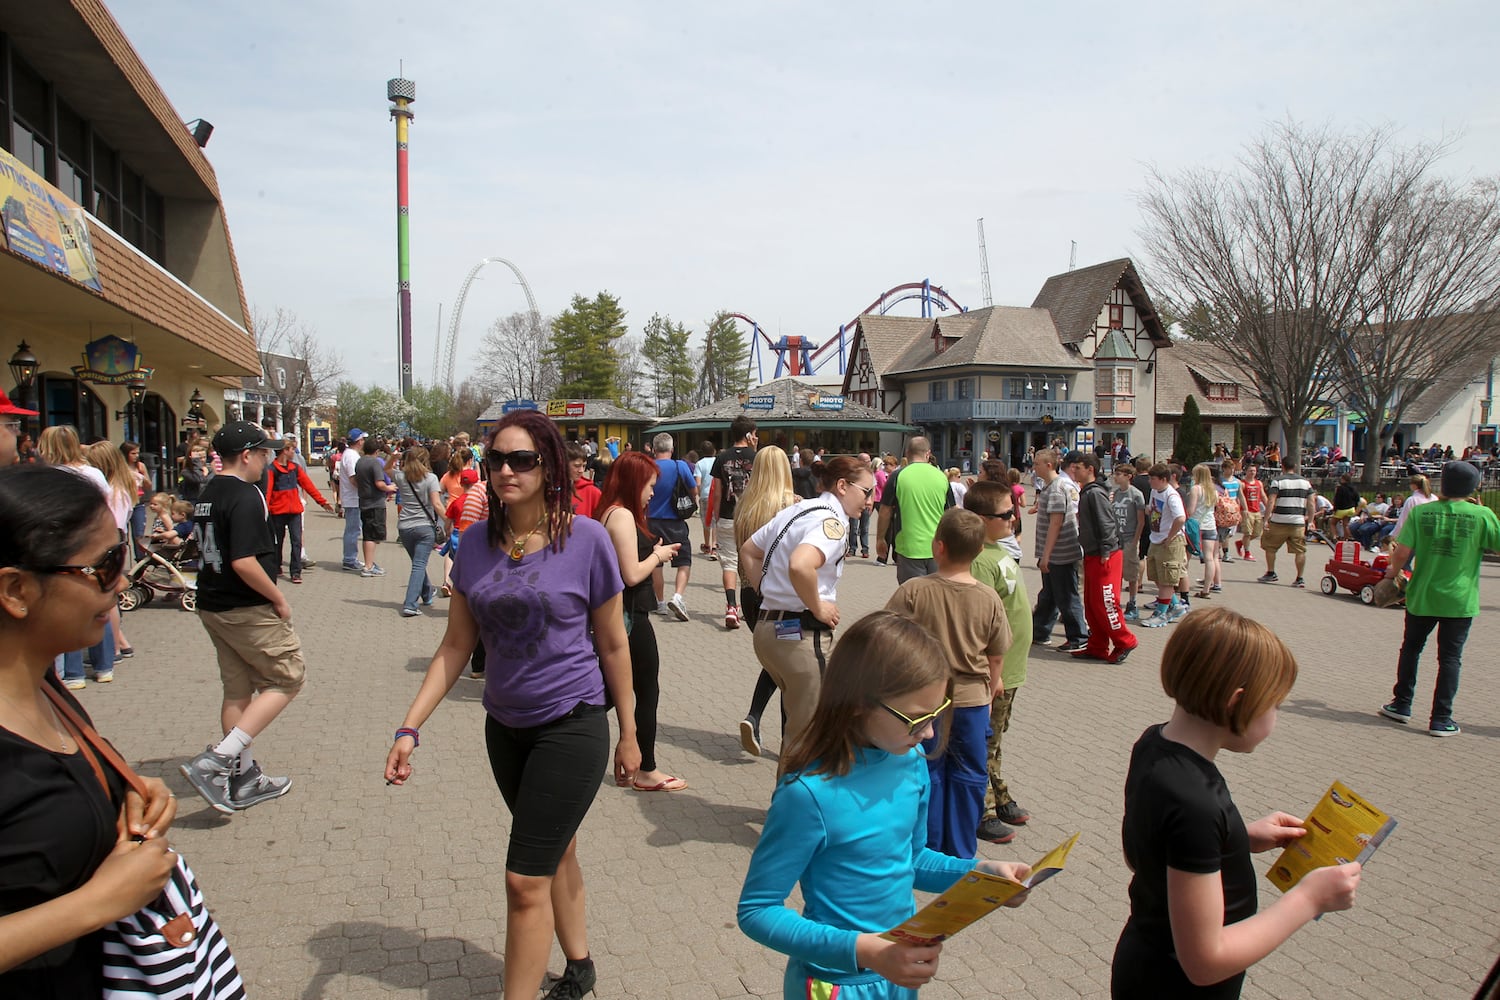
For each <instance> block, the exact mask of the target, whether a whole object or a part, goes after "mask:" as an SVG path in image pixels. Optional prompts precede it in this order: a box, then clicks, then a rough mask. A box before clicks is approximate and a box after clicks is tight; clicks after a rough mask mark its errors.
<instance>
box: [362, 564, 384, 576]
mask: <svg viewBox="0 0 1500 1000" xmlns="http://www.w3.org/2000/svg"><path fill="white" fill-rule="evenodd" d="M359 575H360V576H362V577H365V578H366V579H368V578H369V577H372V576H385V570H383V569H381V568H380V564H379V563H371V564H370V565H368V566H366V567H365V568H364V569H362V570H360V571H359Z"/></svg>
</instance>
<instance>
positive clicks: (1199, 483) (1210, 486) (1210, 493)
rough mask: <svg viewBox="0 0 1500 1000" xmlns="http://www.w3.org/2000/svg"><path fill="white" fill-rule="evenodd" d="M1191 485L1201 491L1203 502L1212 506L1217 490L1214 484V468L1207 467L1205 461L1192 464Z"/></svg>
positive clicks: (1216, 496) (1217, 494) (1217, 493)
mask: <svg viewBox="0 0 1500 1000" xmlns="http://www.w3.org/2000/svg"><path fill="white" fill-rule="evenodd" d="M1193 485H1194V486H1196V487H1198V488H1199V489H1200V490H1202V491H1203V502H1204V503H1206V504H1208V505H1209V506H1213V504H1214V503H1215V501H1217V499H1218V496H1219V490H1218V487H1216V486H1214V470H1213V469H1211V468H1209V466H1208V463H1207V462H1199V463H1198V464H1197V465H1195V466H1193Z"/></svg>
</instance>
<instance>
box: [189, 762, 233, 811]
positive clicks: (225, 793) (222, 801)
mask: <svg viewBox="0 0 1500 1000" xmlns="http://www.w3.org/2000/svg"><path fill="white" fill-rule="evenodd" d="M234 764H235V758H234V757H230V756H228V755H227V754H218V753H214V748H213V747H211V746H210V747H206V748H204V750H203V752H202V753H200V754H199V755H198V756H196V757H194V758H193V759H192V760H190V761H188V762H187V763H186V764H183V765H182V766H181V767H180V768H179V770H180V771H182V776H183V777H184V778H187V780H188V781H189V782H190V783H191V784H192V786H193V791H195V792H197V793H198V794H199V795H201V796H203V800H204V801H205V802H207V803H208V804H209V805H211V806H213V807H214V808H215V809H217V810H218V811H219V812H221V813H232V812H234V806H233V805H231V804H230V802H229V776H230V775H231V774H233V773H234Z"/></svg>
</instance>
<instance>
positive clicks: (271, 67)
mask: <svg viewBox="0 0 1500 1000" xmlns="http://www.w3.org/2000/svg"><path fill="white" fill-rule="evenodd" d="M110 6H111V10H112V11H113V12H114V14H115V16H116V18H118V20H119V21H120V23H121V25H122V26H123V28H124V30H125V33H126V35H127V36H128V37H129V38H130V40H131V42H132V43H133V44H134V45H135V47H136V49H137V50H138V51H139V52H140V54H141V56H142V58H143V59H144V60H145V62H146V65H147V66H148V67H150V69H151V70H152V71H153V73H154V74H155V76H156V78H157V80H158V82H159V83H160V84H161V86H162V87H163V89H164V90H165V91H166V94H167V96H168V97H169V98H170V99H171V100H172V102H173V104H174V105H175V107H176V109H177V111H178V112H179V114H180V115H181V116H182V118H183V119H184V120H186V119H192V118H200V117H201V118H205V119H208V120H209V121H211V122H213V124H214V126H215V132H214V135H213V139H212V141H211V142H210V144H209V146H208V149H207V153H208V156H209V159H210V160H211V161H212V162H213V165H214V168H215V170H216V171H217V173H218V177H219V182H220V185H221V187H222V192H223V198H224V205H225V209H226V211H227V213H228V217H229V225H230V231H231V233H232V235H233V238H234V243H235V249H236V252H237V254H238V257H239V264H240V272H241V275H242V277H243V279H244V284H245V291H246V295H247V296H248V298H249V301H250V302H251V304H252V305H254V306H258V307H260V308H263V309H268V310H269V309H273V308H275V307H277V306H282V307H285V308H288V309H291V310H293V311H294V312H296V313H297V314H298V315H299V316H300V317H301V318H302V319H304V320H306V321H307V322H308V323H309V324H310V325H312V326H313V327H314V328H315V329H316V330H317V331H318V333H319V334H320V335H321V336H322V337H323V339H324V340H325V341H326V342H327V343H329V344H330V345H331V346H333V347H334V348H336V349H337V350H339V351H340V352H341V353H342V354H343V356H344V360H345V364H346V367H347V369H348V371H349V373H350V375H351V376H352V377H354V378H355V379H356V380H358V381H361V382H372V381H378V382H381V383H383V384H386V385H392V386H394V384H395V382H396V378H397V354H398V348H397V323H396V242H395V233H396V226H395V215H396V205H395V184H396V182H395V152H394V151H395V126H394V124H393V123H392V122H391V120H390V118H389V115H388V113H387V108H388V102H387V101H386V100H385V88H386V81H387V80H388V79H389V78H391V77H395V76H398V75H402V72H401V71H400V65H401V61H402V60H404V75H405V76H406V77H407V78H408V79H411V80H414V81H415V82H416V85H417V100H416V103H415V104H414V105H413V110H414V111H415V113H416V121H415V122H414V123H413V125H412V134H411V205H412V207H411V211H412V214H411V231H412V239H411V246H412V292H413V300H414V317H415V319H414V335H415V351H414V360H415V373H416V378H417V379H418V380H419V381H430V380H431V378H432V359H433V345H434V337H435V335H436V328H437V317H438V308H439V304H440V303H441V304H442V309H443V317H444V318H443V329H444V335H445V336H446V330H447V327H448V321H449V317H450V316H451V310H452V307H453V303H454V300H455V298H456V297H457V294H458V289H459V286H460V284H461V283H462V282H463V279H464V276H465V275H466V274H467V273H468V271H469V269H470V268H471V267H473V266H474V264H476V263H477V262H478V261H479V260H480V259H481V258H483V257H487V256H495V257H504V258H507V259H509V260H511V261H514V262H515V263H516V264H517V265H518V266H519V267H520V268H521V270H522V271H523V272H524V273H525V275H526V278H527V281H528V283H529V284H530V286H531V288H532V289H533V291H534V292H535V295H536V299H537V304H538V306H539V307H540V309H541V310H542V311H543V312H544V313H556V312H558V311H560V310H561V309H563V308H565V307H566V306H567V304H568V302H569V300H570V299H571V297H572V296H573V295H574V294H575V293H581V294H584V295H587V296H592V295H594V294H595V293H596V292H598V291H600V290H608V291H609V292H611V293H613V294H615V295H617V296H619V297H620V299H621V302H622V305H623V306H624V308H625V309H626V310H627V311H628V313H629V323H630V326H631V329H632V331H633V332H637V333H638V332H639V330H640V328H641V326H642V325H643V324H644V323H645V321H646V320H647V319H648V318H650V316H651V314H652V313H653V312H661V313H664V314H668V315H670V316H672V317H673V318H675V319H679V320H682V321H684V322H686V323H687V324H689V326H691V327H692V328H693V329H694V330H696V331H701V330H702V328H703V326H704V324H705V321H706V320H707V319H708V317H709V316H711V315H712V314H713V312H714V311H715V310H717V309H728V310H732V311H736V312H742V313H745V314H747V315H749V316H751V317H753V318H755V319H756V320H758V321H759V322H760V324H761V325H762V327H763V328H764V329H765V330H766V331H767V332H768V333H770V334H771V335H772V336H773V337H774V336H776V335H778V334H801V335H804V336H807V337H809V338H812V339H813V340H814V341H819V342H821V341H823V340H826V339H829V338H833V337H836V335H837V330H838V326H839V324H840V323H844V322H847V321H849V320H850V319H852V318H853V317H854V316H855V315H856V314H857V313H858V312H859V311H860V310H861V309H863V308H864V307H865V306H866V305H868V304H869V303H870V302H871V301H872V300H873V299H874V298H876V297H877V296H878V295H879V294H880V293H881V292H883V291H885V290H886V289H888V288H890V287H892V286H894V285H898V284H901V283H903V282H908V281H920V280H922V279H923V278H930V279H931V280H932V281H933V282H934V283H935V284H938V285H941V286H942V287H944V288H945V289H947V290H948V292H949V293H951V294H952V295H953V297H954V298H955V299H957V300H958V301H959V302H960V303H961V304H962V305H964V306H966V307H968V308H976V307H979V306H982V305H983V304H984V303H983V299H982V294H981V285H980V267H979V252H978V243H977V234H976V229H975V220H976V219H978V218H980V217H981V216H982V217H983V218H984V220H985V231H986V235H987V237H988V243H989V262H990V274H991V280H992V284H993V287H994V298H995V301H996V303H999V304H1006V305H1029V304H1030V303H1031V300H1032V298H1033V297H1034V296H1035V294H1036V292H1037V289H1038V288H1040V287H1041V284H1042V282H1043V280H1044V279H1045V278H1046V277H1047V276H1048V275H1050V274H1054V273H1057V272H1059V271H1064V270H1066V269H1067V267H1068V255H1069V249H1070V242H1071V241H1074V240H1076V241H1077V243H1078V263H1079V265H1080V266H1082V265H1087V264H1091V263H1096V262H1098V261H1102V260H1107V259H1110V258H1112V257H1116V256H1121V255H1130V254H1133V253H1135V252H1136V251H1137V249H1138V245H1137V240H1136V236H1135V232H1136V229H1137V226H1138V222H1139V211H1138V208H1137V204H1136V195H1137V192H1139V191H1140V189H1141V187H1142V185H1143V176H1144V172H1145V170H1146V168H1147V167H1148V166H1150V165H1153V164H1154V165H1157V166H1159V167H1162V168H1165V169H1167V170H1176V169H1179V168H1183V167H1188V166H1197V165H1208V166H1229V165H1232V163H1233V161H1234V158H1235V157H1236V156H1237V155H1238V152H1239V150H1240V149H1241V147H1242V146H1243V145H1244V144H1245V143H1246V142H1247V141H1248V140H1249V139H1250V138H1252V137H1253V136H1254V135H1255V134H1256V133H1257V132H1259V131H1260V130H1261V129H1262V128H1263V127H1264V125H1265V123H1266V122H1267V121H1269V120H1274V119H1278V118H1283V117H1286V116H1292V117H1295V118H1297V119H1299V120H1301V121H1306V122H1311V123H1324V122H1327V123H1331V124H1333V125H1336V126H1339V127H1343V128H1365V127H1368V126H1371V125H1389V126H1392V127H1394V128H1396V129H1397V130H1398V136H1399V138H1400V139H1401V140H1402V141H1404V142H1418V141H1427V140H1431V139H1434V138H1437V137H1439V136H1441V135H1444V134H1447V135H1449V136H1457V142H1456V144H1455V146H1454V149H1453V152H1452V153H1451V155H1450V156H1449V157H1448V158H1447V159H1446V160H1445V161H1444V163H1443V169H1444V170H1446V171H1447V172H1449V173H1452V174H1454V175H1458V176H1470V177H1472V176H1479V175H1483V174H1488V173H1495V172H1497V171H1500V87H1497V86H1496V85H1495V78H1494V74H1493V72H1492V71H1491V70H1490V69H1489V68H1488V67H1489V63H1490V61H1491V60H1492V59H1493V57H1494V55H1495V53H1496V52H1497V51H1500V8H1497V7H1496V6H1495V4H1494V3H1493V2H1492V0H1474V2H1453V3H1424V4H1416V5H1414V4H1410V3H1396V2H1388V0H1361V2H1335V0H1318V2H1312V3H1309V2H1307V0H1299V2H1295V3H1285V2H1266V3H1261V4H1257V5H1254V6H1252V7H1245V6H1243V5H1240V6H1228V5H1219V4H1201V3H1187V2H1183V3H1153V2H1149V0H1142V2H1137V3H1134V4H1121V3H1117V2H1108V3H1094V2H1077V0H1075V2H1073V3H1069V4H1056V5H1052V4H1036V5H1022V4H1012V3H989V2H984V3H981V2H977V0H975V2H969V3H920V2H912V0H908V2H905V3H888V2H883V0H880V2H871V0H863V2H861V3H858V4H856V3H834V2H821V0H819V2H813V0H808V2H803V3H772V2H763V3H754V4H745V3H723V2H709V3H702V2H700V3H693V4H686V3H667V2H656V3H644V2H634V0H613V2H609V3H596V2H581V0H579V2H567V3H526V4H520V3H493V2H491V3H474V2H472V0H440V2H428V3H409V2H404V3H392V2H387V0H361V2H357V3H356V2H350V0H312V2H310V3H296V4H293V3H287V2H284V0H272V2H270V3H263V4H219V3H205V2H203V0H112V2H111V4H110ZM481 277H482V280H480V281H477V282H476V283H475V285H474V286H473V287H472V289H471V290H470V292H469V295H468V299H467V302H466V304H465V308H464V314H463V323H462V328H461V332H460V339H459V377H460V378H462V376H463V370H464V369H465V367H467V366H468V365H470V364H472V363H473V359H474V357H475V355H476V353H477V349H478V345H479V340H480V337H481V335H482V333H483V330H484V328H485V327H486V326H487V325H488V323H489V322H490V321H491V320H493V319H494V318H495V317H497V316H501V315H505V314H507V313H510V312H514V311H518V310H521V309H524V308H525V297H524V295H523V294H522V292H521V290H520V288H519V287H518V286H517V285H516V284H515V281H514V278H513V277H512V276H511V274H510V272H509V271H506V270H505V269H504V268H502V267H500V266H498V265H497V266H492V267H489V268H487V269H485V271H483V272H482V273H481ZM895 312H897V313H902V312H904V313H905V314H908V315H915V314H916V305H915V303H907V304H905V305H904V306H898V307H897V308H896V310H895ZM766 375H767V377H770V364H769V363H768V364H767V369H766Z"/></svg>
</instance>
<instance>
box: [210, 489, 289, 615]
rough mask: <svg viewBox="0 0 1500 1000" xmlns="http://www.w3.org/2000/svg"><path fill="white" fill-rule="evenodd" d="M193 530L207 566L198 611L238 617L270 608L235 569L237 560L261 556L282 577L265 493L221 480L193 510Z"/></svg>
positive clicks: (273, 576) (272, 572) (268, 572)
mask: <svg viewBox="0 0 1500 1000" xmlns="http://www.w3.org/2000/svg"><path fill="white" fill-rule="evenodd" d="M193 524H194V531H195V533H196V534H197V536H198V552H199V555H200V557H201V558H202V560H203V568H202V569H201V570H199V572H198V607H200V608H202V609H203V610H204V611H233V610H234V609H235V608H249V607H254V606H255V605H257V604H270V603H271V602H270V601H268V600H266V598H264V597H262V596H261V595H260V593H259V592H258V591H256V590H254V589H253V588H251V586H250V585H249V584H247V583H246V582H245V581H244V580H241V579H240V575H239V574H238V573H236V572H235V571H234V567H233V566H231V565H230V563H232V562H234V561H235V560H236V559H243V558H245V557H246V556H255V557H256V561H257V562H259V563H260V567H261V569H263V570H265V571H266V575H267V576H269V577H270V578H271V579H272V580H273V581H274V580H275V579H276V576H277V574H278V573H279V572H280V567H279V566H278V565H277V562H276V538H275V536H273V535H272V534H271V514H270V511H269V509H268V508H267V507H266V496H265V494H264V493H262V492H261V491H260V487H258V486H256V485H255V484H254V483H247V482H245V481H244V480H241V479H236V478H234V477H233V476H215V477H214V478H213V479H211V480H209V481H208V485H206V486H204V487H203V493H202V495H200V496H199V497H198V502H197V503H196V504H195V505H194V506H193Z"/></svg>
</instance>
